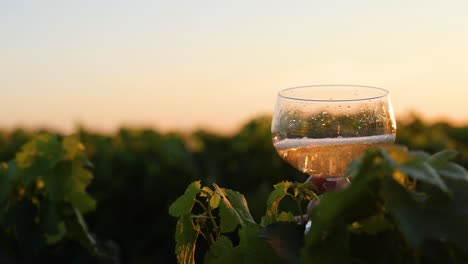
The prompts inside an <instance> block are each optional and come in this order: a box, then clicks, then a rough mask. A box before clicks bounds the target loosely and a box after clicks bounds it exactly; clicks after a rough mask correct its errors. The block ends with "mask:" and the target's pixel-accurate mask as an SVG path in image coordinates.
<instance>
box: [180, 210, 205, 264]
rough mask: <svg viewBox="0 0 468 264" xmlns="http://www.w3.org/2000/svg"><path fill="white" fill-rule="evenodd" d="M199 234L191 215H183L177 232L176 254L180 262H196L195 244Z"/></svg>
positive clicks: (183, 263)
mask: <svg viewBox="0 0 468 264" xmlns="http://www.w3.org/2000/svg"><path fill="white" fill-rule="evenodd" d="M198 235H199V233H198V232H197V231H195V228H194V226H193V223H192V220H191V219H190V216H188V215H181V217H180V218H179V220H178V221H177V226H176V232H175V240H176V248H175V254H176V257H177V262H178V263H179V264H192V263H193V264H195V245H196V241H197V238H198Z"/></svg>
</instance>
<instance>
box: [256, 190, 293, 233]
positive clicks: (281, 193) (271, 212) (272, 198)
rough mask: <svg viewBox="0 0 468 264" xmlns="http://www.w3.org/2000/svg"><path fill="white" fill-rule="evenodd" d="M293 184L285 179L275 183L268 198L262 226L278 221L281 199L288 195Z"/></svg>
mask: <svg viewBox="0 0 468 264" xmlns="http://www.w3.org/2000/svg"><path fill="white" fill-rule="evenodd" d="M291 186H292V183H291V182H288V181H283V182H280V183H278V184H275V185H274V188H275V189H274V190H273V191H272V192H271V193H270V195H269V196H268V200H267V211H266V215H265V216H264V217H262V223H261V224H262V226H267V225H269V224H271V223H273V222H275V221H276V215H278V213H279V204H280V202H281V200H282V199H283V198H284V197H285V196H286V195H288V189H289V188H290V187H291Z"/></svg>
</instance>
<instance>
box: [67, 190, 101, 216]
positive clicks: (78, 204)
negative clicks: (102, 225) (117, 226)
mask: <svg viewBox="0 0 468 264" xmlns="http://www.w3.org/2000/svg"><path fill="white" fill-rule="evenodd" d="M68 201H69V202H70V203H71V204H72V205H73V206H74V207H75V208H76V209H78V211H80V212H81V213H82V214H85V213H88V212H91V211H94V210H95V209H96V200H94V199H93V197H91V196H90V195H89V194H87V193H85V192H73V193H71V194H70V195H68Z"/></svg>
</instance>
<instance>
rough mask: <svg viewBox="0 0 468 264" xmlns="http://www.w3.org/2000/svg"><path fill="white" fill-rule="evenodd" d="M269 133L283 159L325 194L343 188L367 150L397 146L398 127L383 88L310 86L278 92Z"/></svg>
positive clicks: (388, 98)
mask: <svg viewBox="0 0 468 264" xmlns="http://www.w3.org/2000/svg"><path fill="white" fill-rule="evenodd" d="M271 132H272V139H273V145H274V147H275V149H276V151H277V152H278V154H279V155H280V156H281V158H283V159H284V160H285V161H287V162H288V163H289V164H290V165H292V166H293V167H295V168H296V169H298V170H300V171H302V172H304V173H306V174H308V175H309V179H308V181H311V182H313V183H315V185H316V186H317V188H318V190H319V192H324V191H330V190H336V189H338V188H342V187H343V186H345V185H346V184H347V183H348V182H349V179H348V177H347V176H348V175H346V171H347V168H348V165H349V164H350V162H351V161H352V160H353V159H355V158H357V157H358V156H360V155H361V154H362V153H363V152H365V151H366V150H367V149H369V148H373V147H378V146H385V145H389V144H393V143H394V141H395V135H396V123H395V117H394V114H393V109H392V104H391V102H390V97H389V92H388V91H387V90H385V89H382V88H376V87H370V86H357V85H312V86H301V87H294V88H288V89H284V90H281V91H280V92H279V93H278V96H277V101H276V106H275V111H274V115H273V121H272V125H271Z"/></svg>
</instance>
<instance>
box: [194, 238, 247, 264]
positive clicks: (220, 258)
mask: <svg viewBox="0 0 468 264" xmlns="http://www.w3.org/2000/svg"><path fill="white" fill-rule="evenodd" d="M239 253H240V252H239V249H238V248H234V247H233V245H232V242H231V240H230V239H229V238H228V237H226V236H220V237H219V238H218V239H217V240H216V242H215V243H214V244H213V245H212V246H211V247H210V249H209V250H208V252H207V253H206V255H205V259H204V262H203V263H205V264H216V263H220V264H225V263H226V264H229V263H232V264H237V263H241V262H242V259H241V257H240V254H239Z"/></svg>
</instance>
